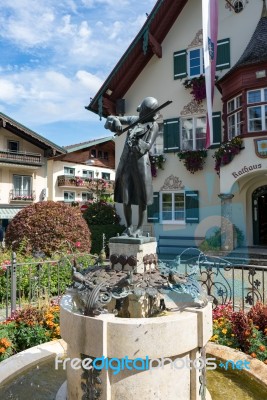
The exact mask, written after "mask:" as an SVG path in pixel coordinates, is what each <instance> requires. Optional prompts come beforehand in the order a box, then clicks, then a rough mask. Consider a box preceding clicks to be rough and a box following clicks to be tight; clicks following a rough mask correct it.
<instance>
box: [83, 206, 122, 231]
mask: <svg viewBox="0 0 267 400" xmlns="http://www.w3.org/2000/svg"><path fill="white" fill-rule="evenodd" d="M83 217H84V219H85V220H86V222H87V224H88V226H89V227H91V226H92V225H116V224H119V222H120V216H119V215H118V214H117V212H116V209H115V205H114V204H111V203H106V202H105V201H99V202H94V203H91V204H89V206H88V208H87V210H86V211H85V212H84V214H83Z"/></svg>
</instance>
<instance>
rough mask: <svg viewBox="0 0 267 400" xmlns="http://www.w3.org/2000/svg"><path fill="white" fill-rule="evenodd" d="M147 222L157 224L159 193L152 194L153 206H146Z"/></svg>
mask: <svg viewBox="0 0 267 400" xmlns="http://www.w3.org/2000/svg"><path fill="white" fill-rule="evenodd" d="M147 222H159V192H154V193H153V204H151V205H149V206H147Z"/></svg>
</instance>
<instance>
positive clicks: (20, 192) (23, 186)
mask: <svg viewBox="0 0 267 400" xmlns="http://www.w3.org/2000/svg"><path fill="white" fill-rule="evenodd" d="M31 182H32V177H31V176H27V175H26V176H24V175H13V187H14V196H31V195H32V190H31Z"/></svg>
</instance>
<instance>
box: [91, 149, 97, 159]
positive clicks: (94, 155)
mask: <svg viewBox="0 0 267 400" xmlns="http://www.w3.org/2000/svg"><path fill="white" fill-rule="evenodd" d="M91 157H92V158H96V149H92V150H91Z"/></svg>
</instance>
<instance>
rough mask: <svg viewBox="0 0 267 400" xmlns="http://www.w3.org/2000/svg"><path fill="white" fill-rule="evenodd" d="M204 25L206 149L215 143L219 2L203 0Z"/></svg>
mask: <svg viewBox="0 0 267 400" xmlns="http://www.w3.org/2000/svg"><path fill="white" fill-rule="evenodd" d="M202 24H203V51H204V72H205V82H206V99H207V125H206V148H208V147H209V146H210V145H211V143H212V141H213V130H212V103H213V95H214V84H215V71H216V58H217V36H218V0H202Z"/></svg>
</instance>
